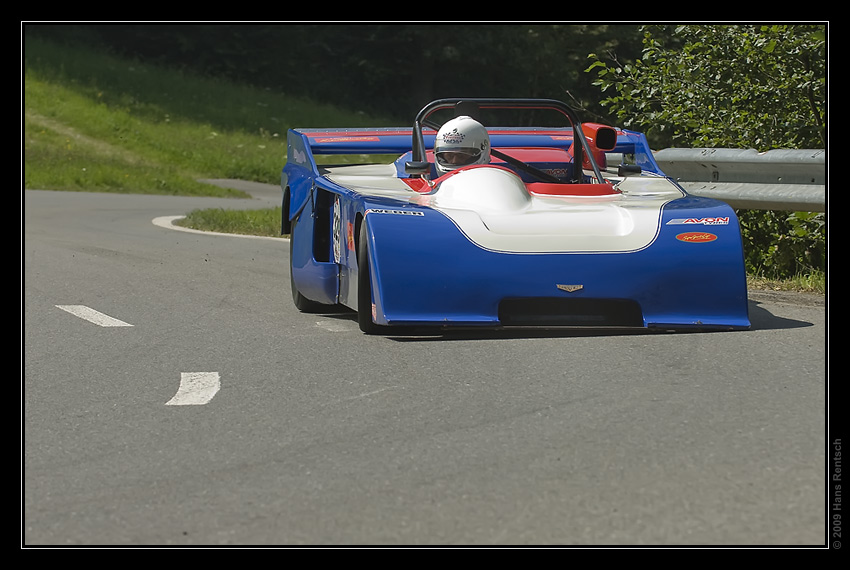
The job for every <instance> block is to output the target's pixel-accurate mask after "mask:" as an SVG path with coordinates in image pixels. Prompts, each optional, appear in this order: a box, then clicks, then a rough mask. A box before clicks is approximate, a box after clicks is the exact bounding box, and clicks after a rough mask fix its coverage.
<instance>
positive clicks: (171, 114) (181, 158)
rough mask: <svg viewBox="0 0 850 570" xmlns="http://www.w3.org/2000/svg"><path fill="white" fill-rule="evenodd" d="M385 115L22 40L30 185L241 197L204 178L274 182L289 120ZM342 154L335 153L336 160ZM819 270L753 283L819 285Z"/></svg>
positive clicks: (270, 230) (233, 219)
mask: <svg viewBox="0 0 850 570" xmlns="http://www.w3.org/2000/svg"><path fill="white" fill-rule="evenodd" d="M387 124H389V122H388V121H386V120H382V119H379V118H370V117H367V116H364V115H362V114H359V113H355V112H351V111H344V110H340V109H336V108H333V107H329V106H325V105H318V104H314V103H311V102H308V101H303V100H300V99H297V98H294V97H289V96H286V95H285V94H280V93H272V92H269V91H266V90H260V89H254V88H251V87H248V86H242V85H234V84H230V83H226V82H222V81H218V80H212V79H208V78H202V77H197V76H191V75H187V74H184V73H181V72H179V71H175V70H169V69H162V68H158V67H155V66H152V65H148V64H144V63H140V62H136V61H128V60H124V59H121V58H116V57H112V56H110V55H108V54H104V53H102V52H96V51H92V50H88V49H83V48H79V47H69V46H57V45H53V44H51V43H47V42H44V41H41V40H38V39H34V38H25V45H24V133H23V134H24V171H23V179H24V188H27V189H38V190H65V191H86V192H117V193H144V194H167V195H182V196H217V197H245V195H244V194H243V193H241V192H239V191H235V190H229V189H224V188H220V187H218V186H215V185H211V184H205V183H202V182H200V180H203V179H215V178H230V179H238V180H250V181H256V182H265V183H270V184H279V181H280V170H281V167H282V166H283V161H284V160H285V157H286V131H287V129H288V128H290V127H291V126H311V127H322V126H328V127H339V126H349V127H356V126H385V125H387ZM338 160H339V157H335V161H338ZM183 223H184V224H185V225H187V226H190V227H195V228H197V229H204V230H210V231H218V232H227V233H245V234H252V235H269V236H278V235H279V233H280V208H272V209H262V210H249V211H244V210H224V209H217V210H203V211H200V210H199V211H195V212H191V213H190V214H189V215H188V216H187V218H186V219H185V220H184V221H183ZM824 282H825V279H824V277H823V275H814V276H812V275H801V276H800V277H799V278H797V279H794V280H789V281H787V282H782V283H778V282H773V281H765V280H758V279H755V278H752V279H751V287H758V288H771V289H792V290H806V291H816V292H823V291H824V287H825V283H824Z"/></svg>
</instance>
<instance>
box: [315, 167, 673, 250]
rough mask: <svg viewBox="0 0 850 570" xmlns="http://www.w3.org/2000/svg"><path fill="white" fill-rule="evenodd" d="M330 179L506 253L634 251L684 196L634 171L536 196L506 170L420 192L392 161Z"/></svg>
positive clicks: (467, 174)
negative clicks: (414, 208)
mask: <svg viewBox="0 0 850 570" xmlns="http://www.w3.org/2000/svg"><path fill="white" fill-rule="evenodd" d="M327 176H328V178H329V179H330V180H332V181H333V182H335V183H337V184H340V185H342V186H345V187H346V188H350V189H351V190H353V191H355V192H357V193H359V194H362V195H367V196H383V197H396V198H399V199H402V200H407V201H408V202H410V203H415V204H418V205H421V206H428V207H431V208H433V209H435V210H437V211H440V212H442V213H443V214H444V215H445V216H447V217H448V218H449V219H450V220H451V221H452V222H453V223H454V224H455V225H456V226H457V227H458V229H459V230H460V231H461V232H462V233H463V234H464V235H465V236H466V237H467V238H468V239H469V240H470V241H472V242H473V243H475V244H477V245H478V246H479V247H482V248H484V249H488V250H492V251H499V252H505V253H558V252H575V253H584V252H588V253H589V252H599V253H618V252H628V251H637V250H640V249H643V248H645V247H647V246H648V245H649V244H651V243H652V242H653V241H654V239H655V237H656V236H657V235H658V231H659V227H660V220H661V209H662V207H663V206H664V204H666V203H667V202H669V201H670V200H674V199H676V198H681V197H683V196H684V195H685V194H684V192H682V190H681V189H680V188H678V187H677V186H676V185H675V184H674V183H672V182H671V181H670V180H668V179H666V178H663V177H660V176H655V175H644V176H631V177H626V178H622V179H614V180H617V184H616V188H617V190H618V191H619V193H617V194H612V195H604V196H546V195H535V194H531V193H530V192H529V191H528V189H527V187H526V185H525V184H524V183H523V182H522V180H520V178H519V177H518V176H516V175H515V174H513V173H512V172H509V171H507V170H506V169H504V168H486V167H482V168H474V169H470V170H467V171H463V172H458V173H457V174H455V175H453V176H450V177H448V178H446V179H445V180H444V181H443V182H442V183H440V185H439V186H437V187H436V190H435V191H433V192H431V193H426V194H420V193H418V192H415V191H413V190H411V189H410V187H409V186H408V185H407V184H406V183H405V182H404V181H403V180H401V179H399V178H397V177H396V176H395V167H394V166H393V165H369V166H355V167H341V168H336V169H329V172H328V174H327Z"/></svg>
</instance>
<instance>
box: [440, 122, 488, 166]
mask: <svg viewBox="0 0 850 570" xmlns="http://www.w3.org/2000/svg"><path fill="white" fill-rule="evenodd" d="M434 157H435V159H436V162H437V171H438V172H439V173H440V175H441V176H442V175H443V174H446V173H447V172H450V171H452V170H456V169H458V168H460V167H462V166H469V165H470V164H487V163H489V162H490V135H488V134H487V129H485V128H484V126H483V125H482V124H481V123H479V122H478V121H476V120H475V119H473V118H472V117H467V116H462V117H455V118H454V119H452V120H450V121H447V122H446V123H445V124H444V125H443V126H442V127H440V130H439V131H438V132H437V138H436V139H435V141H434Z"/></svg>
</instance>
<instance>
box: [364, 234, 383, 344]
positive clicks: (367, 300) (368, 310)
mask: <svg viewBox="0 0 850 570" xmlns="http://www.w3.org/2000/svg"><path fill="white" fill-rule="evenodd" d="M357 324H358V325H359V326H360V330H361V331H363V332H364V333H366V334H380V333H381V332H383V331H384V330H385V329H386V327H383V326H381V325H376V324H375V322H374V321H373V320H372V276H371V273H370V270H369V240H368V238H367V232H366V228H365V227H361V228H360V235H359V236H358V237H357Z"/></svg>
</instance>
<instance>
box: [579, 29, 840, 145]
mask: <svg viewBox="0 0 850 570" xmlns="http://www.w3.org/2000/svg"><path fill="white" fill-rule="evenodd" d="M643 34H644V37H643V51H642V56H641V58H640V59H637V60H635V61H634V62H628V61H619V60H618V59H617V57H616V56H614V55H611V56H610V57H609V62H606V61H603V60H602V59H600V58H599V57H598V56H597V55H596V54H591V56H590V57H591V58H592V59H594V60H595V61H594V63H593V64H592V65H591V66H590V67H589V68H588V69H587V71H596V73H597V76H598V77H597V80H596V81H595V83H594V84H595V85H597V86H599V87H601V88H602V91H603V93H606V92H608V93H611V92H613V93H611V95H609V96H608V98H607V99H605V100H603V104H605V105H607V106H609V107H610V109H611V111H612V113H613V114H615V116H617V117H618V119H620V120H621V121H622V122H623V125H624V126H631V127H633V128H636V129H637V130H642V131H644V132H646V133H647V136H648V137H650V140H651V141H654V144H656V145H657V146H692V147H727V148H756V149H758V150H762V151H765V150H769V149H772V148H825V147H826V127H825V117H826V26H824V25H817V24H815V25H809V24H807V25H785V24H782V25H779V24H776V25H682V26H672V25H664V26H646V27H644V28H643Z"/></svg>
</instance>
